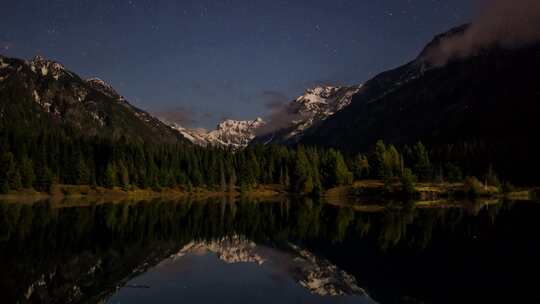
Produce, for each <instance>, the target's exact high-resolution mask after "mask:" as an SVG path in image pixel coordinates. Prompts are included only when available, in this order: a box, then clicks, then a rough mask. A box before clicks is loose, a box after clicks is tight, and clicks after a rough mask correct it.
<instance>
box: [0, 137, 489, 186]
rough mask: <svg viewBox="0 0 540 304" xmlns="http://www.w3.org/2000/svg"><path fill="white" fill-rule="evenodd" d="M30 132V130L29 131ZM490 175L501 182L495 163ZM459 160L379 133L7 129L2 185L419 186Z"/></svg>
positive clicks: (454, 175)
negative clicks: (172, 140) (299, 138)
mask: <svg viewBox="0 0 540 304" xmlns="http://www.w3.org/2000/svg"><path fill="white" fill-rule="evenodd" d="M23 135H24V136H23ZM490 172H491V173H490V181H493V182H494V183H495V182H498V181H497V178H496V175H495V174H494V173H493V170H491V169H490ZM464 177H465V175H464V171H463V170H462V168H461V167H460V166H459V165H458V164H454V163H450V162H448V163H440V162H436V161H433V160H432V153H431V152H430V151H429V150H428V148H427V147H426V146H424V145H423V144H422V143H420V142H419V143H417V144H415V145H413V146H410V147H409V146H404V147H401V149H398V148H396V147H395V146H393V145H386V144H385V143H384V142H383V141H379V142H377V143H376V144H375V146H374V147H373V148H372V149H371V150H370V151H369V152H367V153H365V154H356V155H343V154H342V153H341V152H340V151H337V150H334V149H321V148H313V147H302V146H298V147H285V146H277V145H269V146H262V145H260V146H254V147H249V148H247V149H244V150H241V151H233V150H230V149H225V148H220V147H199V146H195V145H186V144H175V145H171V144H163V145H149V144H144V143H140V142H132V141H129V140H127V139H125V138H121V139H119V140H116V141H111V140H109V139H104V138H98V137H95V138H86V137H81V136H79V137H77V136H65V134H60V133H45V132H43V133H41V134H40V135H33V134H32V133H30V132H28V133H25V134H18V133H17V132H11V133H0V192H2V193H6V192H8V191H10V190H19V189H23V188H25V189H32V188H33V189H35V190H37V191H44V192H46V191H50V190H51V187H52V186H53V185H54V184H69V185H95V186H102V187H106V188H114V187H121V188H123V189H125V190H129V189H132V188H134V187H136V188H141V189H147V188H150V189H160V188H177V187H182V188H183V189H186V190H188V191H191V190H192V189H194V188H195V187H200V188H207V189H211V190H216V191H223V192H225V191H232V190H236V189H239V190H240V191H248V190H250V189H253V188H254V187H256V186H257V185H260V184H280V185H283V186H284V187H286V188H287V189H289V190H290V191H291V192H295V193H302V194H319V193H320V192H321V191H323V190H325V189H328V188H332V187H335V186H340V185H348V184H351V183H352V182H353V181H354V180H360V179H381V180H384V181H385V183H390V182H392V181H394V180H401V182H402V184H403V185H404V188H406V190H407V189H408V190H410V191H412V190H413V189H414V183H415V182H416V181H417V180H418V181H450V182H457V181H462V180H463V179H464Z"/></svg>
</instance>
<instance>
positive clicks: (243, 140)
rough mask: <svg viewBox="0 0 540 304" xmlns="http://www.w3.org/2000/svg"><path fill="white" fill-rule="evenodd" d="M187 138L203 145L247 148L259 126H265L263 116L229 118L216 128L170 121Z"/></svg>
mask: <svg viewBox="0 0 540 304" xmlns="http://www.w3.org/2000/svg"><path fill="white" fill-rule="evenodd" d="M168 124H169V125H170V126H171V127H173V128H174V129H176V130H178V131H179V132H180V133H181V134H182V135H183V136H184V137H185V138H187V139H188V140H190V141H191V142H192V143H194V144H198V145H201V146H209V145H212V146H223V147H231V148H234V149H241V148H245V147H246V146H247V145H248V144H249V142H250V141H251V140H252V139H253V138H255V132H256V130H257V129H258V128H260V127H262V126H264V124H265V122H264V120H263V119H262V118H260V117H259V118H257V119H254V120H234V119H227V120H224V121H222V122H220V123H219V124H218V125H217V127H216V129H215V130H212V131H207V130H204V129H189V128H185V127H182V126H180V125H178V124H175V123H168Z"/></svg>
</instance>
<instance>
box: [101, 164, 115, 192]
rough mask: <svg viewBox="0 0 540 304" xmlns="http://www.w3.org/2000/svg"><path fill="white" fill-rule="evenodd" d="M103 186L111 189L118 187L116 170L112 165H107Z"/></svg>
mask: <svg viewBox="0 0 540 304" xmlns="http://www.w3.org/2000/svg"><path fill="white" fill-rule="evenodd" d="M103 186H104V187H106V188H109V189H112V188H114V186H116V169H115V166H114V165H113V164H112V163H109V164H107V167H106V169H105V172H104V175H103Z"/></svg>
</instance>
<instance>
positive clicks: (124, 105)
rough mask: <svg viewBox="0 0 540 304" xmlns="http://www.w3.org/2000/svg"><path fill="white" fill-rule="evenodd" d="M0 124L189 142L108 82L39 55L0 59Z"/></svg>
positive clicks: (160, 140)
mask: <svg viewBox="0 0 540 304" xmlns="http://www.w3.org/2000/svg"><path fill="white" fill-rule="evenodd" d="M0 126H1V127H2V128H16V129H17V130H33V131H36V130H47V129H51V130H55V131H61V132H69V133H76V134H81V135H84V136H100V137H104V138H111V139H119V138H121V137H125V138H128V139H133V140H139V141H147V142H155V143H157V142H159V143H162V142H168V143H174V142H177V141H184V139H183V137H182V136H181V135H180V133H179V132H177V131H175V130H173V129H172V128H170V127H169V126H167V125H166V124H164V123H162V122H161V121H160V120H158V119H156V118H154V117H153V116H151V115H149V114H148V113H146V112H145V111H142V110H140V109H138V108H136V107H134V106H132V105H131V104H130V103H129V102H128V101H127V100H125V98H123V97H122V96H121V95H120V94H118V93H117V92H116V91H115V90H114V89H113V88H112V87H111V86H110V85H108V84H106V83H105V82H104V81H102V80H99V79H96V78H94V79H89V80H83V79H81V78H80V77H79V76H77V75H76V74H74V73H72V72H70V71H68V70H67V69H65V68H64V67H63V66H62V65H61V64H59V63H57V62H54V61H50V60H45V59H44V58H42V57H39V56H38V57H35V58H34V59H32V60H20V59H14V58H7V57H3V56H0ZM67 130H69V131H67Z"/></svg>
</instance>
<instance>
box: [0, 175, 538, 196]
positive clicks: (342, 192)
mask: <svg viewBox="0 0 540 304" xmlns="http://www.w3.org/2000/svg"><path fill="white" fill-rule="evenodd" d="M415 189H416V194H415V196H414V197H411V198H412V199H416V200H421V201H437V200H441V199H448V198H466V197H467V196H466V191H467V189H466V186H465V185H464V184H463V183H417V184H416V186H415ZM401 190H402V189H401V184H400V183H398V182H396V183H391V184H390V185H387V184H386V185H385V183H384V182H383V181H381V180H361V181H356V182H354V183H353V184H352V185H347V186H340V187H335V188H331V189H328V190H326V191H324V192H323V193H321V195H320V196H321V197H322V198H326V199H340V198H348V199H388V198H396V199H403V198H404V197H403V196H402V195H401ZM535 191H536V189H520V190H517V191H513V192H510V193H502V192H501V191H499V189H497V188H496V187H492V186H488V187H485V188H483V189H482V190H481V191H480V192H479V193H478V197H482V198H502V197H506V198H510V199H530V198H532V197H533V196H534V193H535ZM289 195H301V194H298V193H292V192H290V191H288V190H287V189H286V187H284V186H282V185H259V186H257V187H256V188H254V189H252V190H250V191H247V192H243V193H242V192H240V191H238V189H235V190H234V191H218V190H211V189H207V188H193V189H192V190H191V191H187V190H186V189H181V188H161V189H155V190H153V189H139V188H134V187H132V188H130V189H122V188H120V187H115V188H113V189H108V188H104V187H98V186H89V185H80V186H76V185H55V186H53V188H52V189H51V191H50V192H49V193H46V192H37V191H35V190H33V189H22V190H18V191H10V192H9V193H7V194H0V199H2V200H21V199H30V198H31V199H34V200H39V199H48V198H58V199H61V198H85V197H94V198H100V197H101V198H111V199H114V198H117V199H152V198H159V197H167V198H179V199H180V198H200V199H204V198H212V197H233V198H234V197H240V196H245V197H251V198H272V197H280V196H289Z"/></svg>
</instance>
